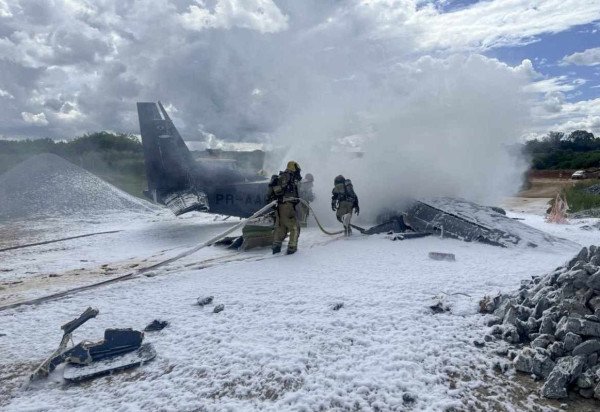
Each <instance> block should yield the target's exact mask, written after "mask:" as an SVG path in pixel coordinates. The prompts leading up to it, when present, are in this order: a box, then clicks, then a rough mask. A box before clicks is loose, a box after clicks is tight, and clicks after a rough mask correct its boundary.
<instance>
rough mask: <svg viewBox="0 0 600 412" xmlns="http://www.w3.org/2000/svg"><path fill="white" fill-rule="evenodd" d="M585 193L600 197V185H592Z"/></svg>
mask: <svg viewBox="0 0 600 412" xmlns="http://www.w3.org/2000/svg"><path fill="white" fill-rule="evenodd" d="M583 191H584V192H587V193H589V194H591V195H600V185H592V186H588V187H586V188H585V189H583Z"/></svg>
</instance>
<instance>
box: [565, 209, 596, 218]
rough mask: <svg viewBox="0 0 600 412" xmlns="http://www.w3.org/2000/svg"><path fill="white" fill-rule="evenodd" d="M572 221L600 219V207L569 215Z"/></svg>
mask: <svg viewBox="0 0 600 412" xmlns="http://www.w3.org/2000/svg"><path fill="white" fill-rule="evenodd" d="M569 217H570V218H571V219H589V218H599V217H600V207H596V208H593V209H587V210H580V211H579V212H574V213H569Z"/></svg>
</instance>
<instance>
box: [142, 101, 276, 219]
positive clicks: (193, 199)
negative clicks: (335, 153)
mask: <svg viewBox="0 0 600 412" xmlns="http://www.w3.org/2000/svg"><path fill="white" fill-rule="evenodd" d="M137 109H138V118H139V121H140V134H141V135H142V146H143V148H144V162H145V165H146V180H147V181H148V190H145V191H144V195H145V196H146V197H148V198H149V199H151V200H153V201H154V202H155V203H159V204H162V205H165V206H167V207H168V208H169V209H171V211H173V213H175V215H181V214H183V213H187V212H191V211H193V210H197V211H202V212H208V213H216V214H220V215H228V216H238V217H249V216H251V215H252V214H254V212H256V211H257V210H259V209H260V208H262V207H263V206H265V205H266V204H267V203H268V202H267V198H266V197H267V188H268V185H269V179H267V178H265V176H261V175H259V174H258V173H254V174H253V173H245V172H242V171H240V170H237V168H236V167H235V161H234V160H225V159H220V160H215V159H198V160H196V159H194V157H193V155H192V153H191V152H190V150H189V149H188V147H187V146H186V144H185V142H184V141H183V138H182V137H181V135H180V134H179V132H178V131H177V129H176V128H175V125H174V124H173V122H172V121H171V119H170V117H169V115H168V114H167V111H166V110H165V108H164V107H163V105H162V104H161V103H160V102H158V104H156V103H153V102H138V104H137Z"/></svg>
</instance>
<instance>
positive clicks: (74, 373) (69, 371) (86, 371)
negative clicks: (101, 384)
mask: <svg viewBox="0 0 600 412" xmlns="http://www.w3.org/2000/svg"><path fill="white" fill-rule="evenodd" d="M155 357H156V350H155V349H154V347H153V346H152V344H151V343H144V344H143V345H141V346H140V347H139V348H138V349H137V350H135V351H132V352H128V353H126V354H124V355H122V356H113V357H110V358H106V359H102V360H99V361H97V362H94V363H92V364H90V365H87V366H82V365H76V364H71V363H69V364H67V366H66V367H65V370H64V373H63V378H65V380H67V381H69V382H83V381H86V380H90V379H94V378H98V377H100V376H104V375H108V374H112V373H114V372H119V371H123V370H126V369H131V368H134V367H136V366H141V365H143V364H144V363H146V362H148V361H151V360H152V359H154V358H155Z"/></svg>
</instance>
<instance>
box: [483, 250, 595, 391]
mask: <svg viewBox="0 0 600 412" xmlns="http://www.w3.org/2000/svg"><path fill="white" fill-rule="evenodd" d="M479 308H480V312H482V313H487V314H491V317H490V322H488V325H491V326H492V329H491V330H490V334H491V335H492V336H496V337H497V338H500V339H503V340H505V341H507V342H508V343H509V344H514V345H519V347H520V346H522V345H524V347H523V348H522V349H520V350H519V349H517V350H515V351H509V352H508V354H509V355H510V353H511V352H513V353H514V354H515V357H514V359H513V365H514V367H515V369H516V370H517V371H520V372H524V373H527V374H533V375H535V376H536V377H537V378H540V379H543V380H545V383H544V386H543V387H542V394H543V395H544V396H545V397H547V398H553V399H560V398H565V397H567V396H568V391H569V390H572V391H576V392H578V393H579V394H580V395H581V396H584V397H587V398H589V397H592V396H594V397H596V398H598V399H600V363H599V355H600V247H597V246H589V247H584V248H583V249H581V251H580V252H579V253H578V254H577V256H575V257H574V258H573V259H571V260H570V261H569V262H567V263H566V264H565V265H564V266H561V267H559V268H557V269H555V270H554V271H553V272H550V273H548V274H547V275H545V276H543V277H540V276H534V277H533V278H532V279H531V280H528V281H523V282H522V284H521V287H520V289H519V291H517V292H516V293H514V294H509V295H497V296H494V297H490V296H485V297H484V298H483V299H482V300H481V301H480V303H479Z"/></svg>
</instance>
